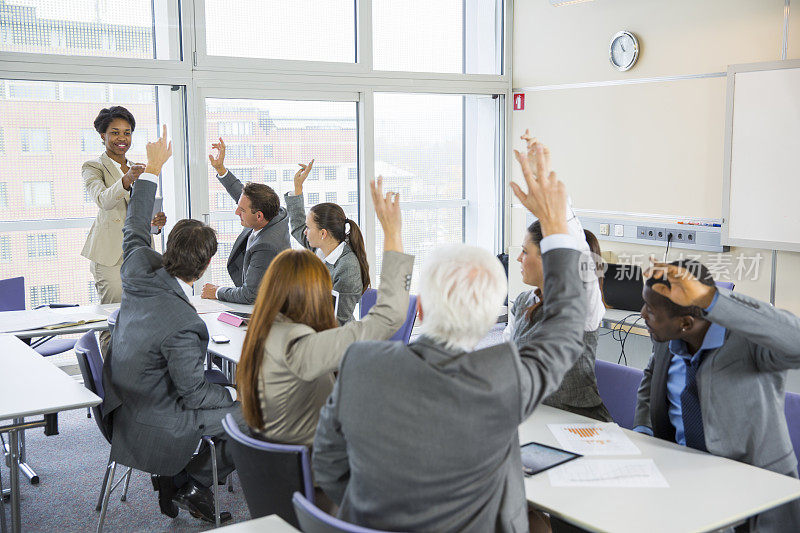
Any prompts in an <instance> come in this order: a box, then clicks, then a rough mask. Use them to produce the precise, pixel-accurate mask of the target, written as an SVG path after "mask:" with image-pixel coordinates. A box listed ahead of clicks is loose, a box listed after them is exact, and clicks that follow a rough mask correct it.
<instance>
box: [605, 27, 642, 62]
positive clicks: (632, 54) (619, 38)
mask: <svg viewBox="0 0 800 533" xmlns="http://www.w3.org/2000/svg"><path fill="white" fill-rule="evenodd" d="M637 57H639V41H638V40H637V39H636V36H635V35H634V34H632V33H631V32H629V31H621V32H619V33H617V34H616V35H614V37H612V38H611V49H610V51H609V59H610V60H611V64H612V65H613V66H614V68H616V69H617V70H620V71H623V72H624V71H626V70H628V69H630V68H631V67H633V65H634V64H635V63H636V58H637Z"/></svg>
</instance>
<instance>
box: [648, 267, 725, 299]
mask: <svg viewBox="0 0 800 533" xmlns="http://www.w3.org/2000/svg"><path fill="white" fill-rule="evenodd" d="M644 277H645V278H648V279H649V278H654V279H664V280H666V281H668V282H669V286H667V285H666V284H665V283H656V284H654V285H653V286H652V287H650V289H651V290H653V291H655V292H657V293H658V294H660V295H661V296H664V297H665V298H669V299H670V300H672V301H673V302H674V303H676V304H678V305H681V306H683V307H700V308H702V309H705V308H706V307H708V306H709V305H711V302H712V301H713V300H714V294H715V293H716V292H717V288H716V287H712V286H710V285H706V284H705V283H701V282H700V280H698V279H697V278H696V277H695V276H694V275H693V274H692V273H691V272H690V271H688V270H687V269H685V268H683V267H680V266H678V265H670V264H668V263H660V262H657V261H655V260H654V259H653V258H652V257H651V258H650V268H648V269H647V271H646V272H645V273H644Z"/></svg>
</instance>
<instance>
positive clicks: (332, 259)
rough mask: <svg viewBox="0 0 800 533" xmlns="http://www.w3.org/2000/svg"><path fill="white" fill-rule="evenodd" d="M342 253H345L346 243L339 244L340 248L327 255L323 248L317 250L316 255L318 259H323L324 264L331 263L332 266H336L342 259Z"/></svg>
mask: <svg viewBox="0 0 800 533" xmlns="http://www.w3.org/2000/svg"><path fill="white" fill-rule="evenodd" d="M342 252H344V241H342V242H340V243H339V246H337V247H336V248H334V249H333V250H332V251H331V253H329V254H328V255H325V252H323V251H322V248H317V249H316V250H315V251H314V253H315V254H317V257H319V258H320V259H322V260H323V261H324V262H326V263H329V264H331V265H335V264H336V261H338V260H339V258H340V257H342Z"/></svg>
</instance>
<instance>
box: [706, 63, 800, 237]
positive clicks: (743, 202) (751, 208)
mask: <svg viewBox="0 0 800 533" xmlns="http://www.w3.org/2000/svg"><path fill="white" fill-rule="evenodd" d="M724 163H725V165H724V184H723V199H722V204H723V217H724V222H723V226H722V243H723V244H727V245H735V246H749V247H753V248H767V249H773V250H790V251H800V61H797V60H793V61H781V62H773V63H756V64H748V65H733V66H731V67H729V69H728V91H727V119H726V133H725V161H724Z"/></svg>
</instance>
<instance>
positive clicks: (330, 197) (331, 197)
mask: <svg viewBox="0 0 800 533" xmlns="http://www.w3.org/2000/svg"><path fill="white" fill-rule="evenodd" d="M325 201H326V202H330V203H333V204H335V203H336V193H335V192H332V191H329V192H326V193H325Z"/></svg>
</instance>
